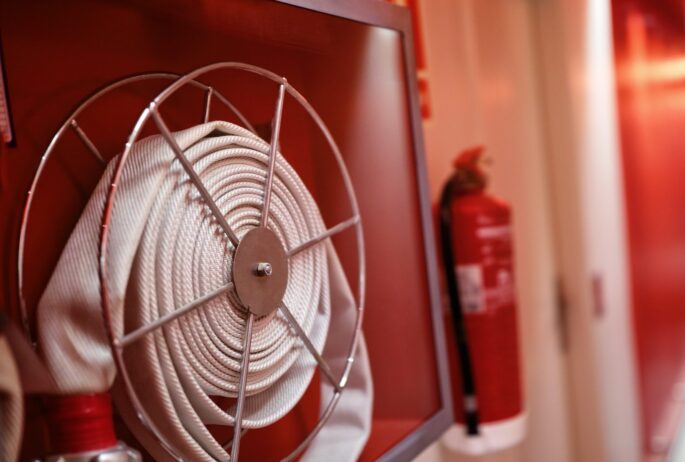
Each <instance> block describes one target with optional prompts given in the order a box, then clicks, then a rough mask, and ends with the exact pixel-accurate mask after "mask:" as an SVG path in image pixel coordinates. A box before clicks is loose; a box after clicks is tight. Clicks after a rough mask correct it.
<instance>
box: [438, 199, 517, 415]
mask: <svg viewBox="0 0 685 462" xmlns="http://www.w3.org/2000/svg"><path fill="white" fill-rule="evenodd" d="M450 213H451V215H452V226H451V234H452V235H451V240H452V245H453V252H454V260H455V275H456V278H457V285H458V288H459V298H460V305H461V311H462V315H463V322H464V330H465V334H466V336H467V337H468V345H469V351H470V355H471V363H472V365H473V366H472V369H473V370H472V374H473V379H474V382H475V390H476V399H477V402H478V417H479V422H480V423H482V424H487V423H489V422H498V421H502V420H506V419H509V418H512V417H515V416H517V415H520V414H521V413H522V412H523V402H522V401H523V400H522V390H521V380H520V379H521V376H520V364H519V352H518V329H517V321H516V299H515V290H514V274H513V258H512V257H513V255H512V254H513V252H512V233H511V210H510V207H509V205H508V204H507V203H506V202H504V201H503V200H501V199H498V198H495V197H492V196H490V195H488V194H486V193H485V192H484V191H483V190H482V189H479V190H475V191H470V192H466V193H462V194H459V195H456V196H454V198H453V200H452V203H451V206H450ZM457 420H458V421H460V422H463V413H459V412H458V413H457Z"/></svg>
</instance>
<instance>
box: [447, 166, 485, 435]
mask: <svg viewBox="0 0 685 462" xmlns="http://www.w3.org/2000/svg"><path fill="white" fill-rule="evenodd" d="M456 183H457V179H456V177H454V176H452V177H451V178H450V180H449V181H448V182H447V184H446V185H445V188H444V189H443V191H442V195H441V197H440V208H439V221H440V243H441V245H442V261H443V265H444V270H445V276H446V279H447V291H448V293H449V302H450V311H451V313H452V327H453V329H454V336H455V340H456V348H457V357H458V360H459V370H460V373H461V374H460V375H461V386H462V392H463V395H464V396H463V403H462V405H463V411H464V419H465V423H466V430H467V434H469V435H477V434H478V423H479V416H478V400H477V398H476V383H475V380H474V373H473V364H472V361H471V351H470V348H469V343H468V337H467V335H466V328H465V324H464V315H463V311H462V307H461V301H460V297H459V286H458V285H457V274H456V270H455V264H456V258H455V254H454V251H455V249H454V246H453V245H452V226H453V223H452V211H451V203H452V199H453V198H454V196H455V194H456V187H457V184H456Z"/></svg>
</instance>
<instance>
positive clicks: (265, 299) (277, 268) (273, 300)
mask: <svg viewBox="0 0 685 462" xmlns="http://www.w3.org/2000/svg"><path fill="white" fill-rule="evenodd" d="M232 272H233V284H234V285H235V290H236V293H237V294H238V298H240V301H241V302H242V303H243V305H244V306H245V308H247V309H248V310H250V312H252V313H253V314H254V315H256V316H264V315H267V314H269V313H271V312H272V311H274V310H276V309H277V308H278V306H279V304H280V303H281V300H283V295H285V289H286V288H287V286H288V256H287V254H286V251H285V249H284V248H283V244H281V241H280V239H278V237H277V236H276V234H275V233H274V232H273V231H271V230H270V229H268V228H264V227H259V228H254V229H251V230H250V231H248V232H247V234H245V236H244V237H243V238H242V240H241V241H240V243H239V244H238V248H237V249H236V251H235V255H234V257H233V268H232Z"/></svg>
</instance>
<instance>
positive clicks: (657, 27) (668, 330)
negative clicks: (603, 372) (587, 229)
mask: <svg viewBox="0 0 685 462" xmlns="http://www.w3.org/2000/svg"><path fill="white" fill-rule="evenodd" d="M684 19H685V11H683V3H682V2H650V1H623V0H614V1H613V22H614V39H615V40H614V42H615V58H616V70H617V72H616V76H617V87H618V96H619V98H618V109H619V126H620V137H621V149H622V154H623V168H624V175H625V176H624V185H625V195H626V204H627V220H628V234H629V245H630V260H631V266H630V274H631V279H632V298H633V310H634V311H633V319H634V332H635V339H636V347H637V358H638V371H639V384H640V400H641V409H642V416H643V430H644V434H643V443H644V448H645V451H646V452H654V451H657V452H658V449H659V448H656V447H654V445H653V438H655V437H658V438H665V439H666V441H669V440H670V439H671V438H672V436H673V432H674V431H675V425H677V423H678V421H677V417H674V416H677V412H678V410H679V408H680V406H681V404H679V403H678V402H677V401H676V399H674V398H675V391H676V389H675V386H676V385H677V384H678V383H679V382H682V381H683V380H685V375H684V372H685V309H683V307H685V283H684V281H685V209H684V207H683V204H685V181H683V179H684V178H685V138H684V137H683V127H685V24H684V22H683V20H684ZM662 450H663V449H662Z"/></svg>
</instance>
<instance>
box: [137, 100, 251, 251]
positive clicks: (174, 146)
mask: <svg viewBox="0 0 685 462" xmlns="http://www.w3.org/2000/svg"><path fill="white" fill-rule="evenodd" d="M150 112H151V113H152V117H153V118H154V119H155V123H156V124H157V127H158V128H159V131H160V132H161V133H162V136H163V137H164V139H165V140H166V142H167V143H168V144H169V146H171V150H172V151H174V155H176V158H177V159H178V160H179V162H181V165H182V166H183V169H184V170H185V171H186V173H187V174H188V176H189V177H190V179H191V180H192V182H193V183H194V184H195V187H196V188H197V190H198V191H199V192H200V195H201V196H202V198H203V199H204V200H205V203H206V204H207V206H208V207H209V209H210V210H211V211H212V214H213V215H214V218H216V220H217V221H218V222H219V225H220V226H221V228H222V229H223V230H224V233H226V236H228V239H229V240H230V241H231V243H232V244H233V245H234V246H235V247H237V246H238V243H239V242H240V241H239V240H238V236H236V234H235V233H234V232H233V230H232V229H231V227H230V226H229V224H228V222H227V221H226V217H224V216H223V214H222V213H221V210H219V207H218V206H217V205H216V202H214V199H212V196H211V195H210V194H209V191H207V189H206V188H205V185H204V184H203V183H202V180H201V179H200V176H199V175H198V174H197V172H196V171H195V169H194V168H193V166H192V165H191V164H190V161H189V160H188V158H187V157H186V156H185V154H183V150H182V149H181V147H180V146H179V145H178V143H176V140H175V139H174V137H173V135H172V134H171V131H170V130H169V127H167V125H166V123H164V120H163V119H162V116H161V115H160V114H159V112H157V108H156V107H154V106H152V107H151V108H150Z"/></svg>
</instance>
